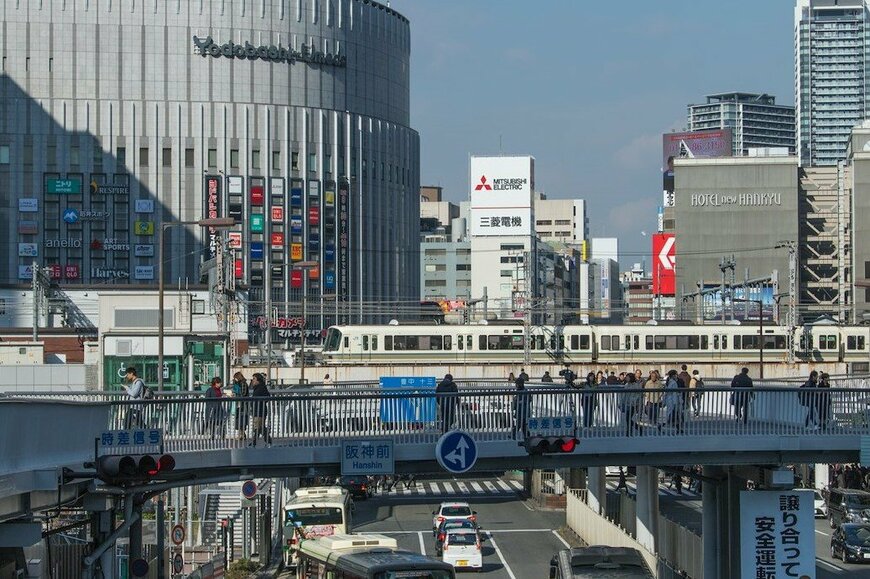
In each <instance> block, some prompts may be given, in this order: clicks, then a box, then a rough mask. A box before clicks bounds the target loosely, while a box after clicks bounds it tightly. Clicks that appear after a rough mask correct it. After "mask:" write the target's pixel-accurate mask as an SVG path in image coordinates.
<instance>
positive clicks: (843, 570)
mask: <svg viewBox="0 0 870 579" xmlns="http://www.w3.org/2000/svg"><path fill="white" fill-rule="evenodd" d="M816 564H817V565H822V566H824V567H830V568H831V569H833V570H834V571H842V572H844V573H848V572H849V570H848V569H846V568H844V567H840V566H838V565H834V564H833V563H828V562H827V561H825V560H824V559H820V558H818V557H816Z"/></svg>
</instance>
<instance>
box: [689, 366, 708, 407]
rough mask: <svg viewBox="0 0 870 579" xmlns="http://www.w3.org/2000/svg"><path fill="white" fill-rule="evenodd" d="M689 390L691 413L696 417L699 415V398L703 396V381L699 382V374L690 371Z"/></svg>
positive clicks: (695, 371)
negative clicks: (690, 392) (690, 394)
mask: <svg viewBox="0 0 870 579" xmlns="http://www.w3.org/2000/svg"><path fill="white" fill-rule="evenodd" d="M689 390H691V391H692V412H693V413H694V415H695V416H698V415H699V414H700V413H701V398H703V396H704V381H703V380H701V373H700V372H698V371H697V370H692V378H691V380H689Z"/></svg>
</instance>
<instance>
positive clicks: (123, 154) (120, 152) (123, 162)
mask: <svg viewBox="0 0 870 579" xmlns="http://www.w3.org/2000/svg"><path fill="white" fill-rule="evenodd" d="M115 161H116V163H117V165H116V166H117V167H119V168H120V167H126V166H127V149H126V148H125V147H118V148H117V149H115Z"/></svg>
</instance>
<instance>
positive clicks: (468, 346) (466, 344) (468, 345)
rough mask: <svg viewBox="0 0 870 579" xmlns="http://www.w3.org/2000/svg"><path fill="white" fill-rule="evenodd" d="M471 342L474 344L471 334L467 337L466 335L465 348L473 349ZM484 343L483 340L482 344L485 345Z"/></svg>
mask: <svg viewBox="0 0 870 579" xmlns="http://www.w3.org/2000/svg"><path fill="white" fill-rule="evenodd" d="M481 337H482V336H481ZM471 344H472V341H471V336H467V337H466V342H465V349H466V350H470V349H471ZM483 344H484V342H483V341H482V340H481V342H480V345H481V346H483Z"/></svg>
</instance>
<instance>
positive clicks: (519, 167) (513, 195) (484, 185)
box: [469, 156, 535, 236]
mask: <svg viewBox="0 0 870 579" xmlns="http://www.w3.org/2000/svg"><path fill="white" fill-rule="evenodd" d="M469 187H470V193H471V234H472V235H476V236H481V235H488V236H506V235H530V234H531V232H532V194H533V192H534V190H535V159H534V157H530V156H520V157H471V165H470V181H469Z"/></svg>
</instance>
